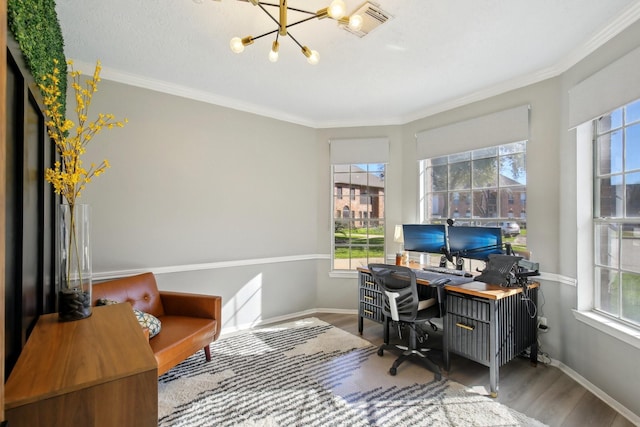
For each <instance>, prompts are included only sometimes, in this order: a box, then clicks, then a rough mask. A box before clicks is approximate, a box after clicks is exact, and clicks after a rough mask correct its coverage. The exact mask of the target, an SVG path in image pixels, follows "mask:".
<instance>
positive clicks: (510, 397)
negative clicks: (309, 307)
mask: <svg viewBox="0 0 640 427" xmlns="http://www.w3.org/2000/svg"><path fill="white" fill-rule="evenodd" d="M314 316H315V317H317V318H318V319H320V320H323V321H325V322H327V323H330V324H332V325H334V326H336V327H338V328H340V329H342V330H344V331H347V332H349V333H352V334H354V335H359V334H358V320H357V315H355V314H331V313H316V314H315V315H314ZM362 337H363V338H364V339H366V340H368V341H369V342H371V343H372V344H374V345H376V346H377V345H380V344H382V342H383V336H382V326H381V325H380V324H378V323H375V322H371V321H369V320H365V321H364V331H363V335H362ZM392 340H393V334H392ZM429 340H430V342H431V343H430V345H432V346H433V347H434V348H435V347H438V346H439V345H441V335H439V333H435V334H430V338H429ZM439 362H440V363H439V364H440V365H441V366H443V364H442V362H441V359H440V361H439ZM499 374H500V378H499V391H498V397H497V399H498V401H499V402H500V403H503V404H505V405H507V406H509V407H510V408H513V409H515V410H517V411H519V412H521V413H524V414H526V415H528V416H530V417H532V418H535V419H537V420H539V421H542V422H544V423H546V424H548V425H549V426H552V427H554V426H559V427H574V426H575V427H584V426H597V427H609V426H611V427H627V426H629V427H632V426H633V424H632V423H631V422H630V421H629V420H627V419H626V418H625V417H623V416H622V415H620V414H619V413H618V412H616V411H615V410H614V409H612V408H611V407H610V406H609V405H607V404H606V403H604V402H603V401H602V400H600V399H599V398H597V397H596V396H595V395H594V394H593V393H591V392H590V391H588V390H586V389H585V388H584V387H582V386H581V385H580V384H578V383H577V382H576V381H574V380H573V379H572V378H570V377H569V376H567V375H566V374H564V373H563V372H562V371H561V370H560V369H558V368H556V367H553V366H551V365H545V364H542V363H538V365H537V367H533V366H531V364H530V363H529V361H528V360H527V359H520V358H516V359H514V360H512V361H511V362H509V363H507V364H506V365H504V366H502V367H501V368H500V372H499ZM387 375H388V374H387ZM398 375H401V370H399V371H398ZM444 376H445V377H448V378H449V379H451V380H453V381H456V382H459V383H461V384H464V385H465V386H467V387H472V388H476V389H479V390H483V389H484V390H488V387H489V368H487V367H486V366H483V365H480V364H478V363H476V362H472V361H470V360H467V359H464V358H462V357H458V356H455V355H453V356H452V358H451V370H450V371H449V372H448V373H444ZM380 378H381V380H384V378H385V376H384V375H381V377H380Z"/></svg>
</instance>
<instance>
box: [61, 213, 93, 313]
mask: <svg viewBox="0 0 640 427" xmlns="http://www.w3.org/2000/svg"><path fill="white" fill-rule="evenodd" d="M58 214H59V216H58V236H57V243H58V270H59V271H58V318H59V320H60V321H70V320H80V319H84V318H86V317H89V316H91V246H90V228H89V225H90V223H89V214H90V209H89V205H82V204H76V205H75V206H74V207H73V209H71V206H70V205H68V204H61V205H60V207H59V209H58Z"/></svg>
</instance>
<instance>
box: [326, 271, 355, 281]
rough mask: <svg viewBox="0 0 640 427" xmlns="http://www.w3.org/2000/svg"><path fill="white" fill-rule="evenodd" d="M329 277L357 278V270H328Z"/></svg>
mask: <svg viewBox="0 0 640 427" xmlns="http://www.w3.org/2000/svg"><path fill="white" fill-rule="evenodd" d="M329 277H331V278H333V279H357V278H358V272H357V271H356V270H333V271H330V272H329Z"/></svg>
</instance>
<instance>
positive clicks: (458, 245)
mask: <svg viewBox="0 0 640 427" xmlns="http://www.w3.org/2000/svg"><path fill="white" fill-rule="evenodd" d="M447 234H448V237H449V252H450V253H451V255H453V256H458V257H462V258H470V259H479V260H482V261H487V260H488V259H489V255H490V254H502V253H504V252H503V251H502V229H501V228H500V227H467V226H453V227H448V233H447Z"/></svg>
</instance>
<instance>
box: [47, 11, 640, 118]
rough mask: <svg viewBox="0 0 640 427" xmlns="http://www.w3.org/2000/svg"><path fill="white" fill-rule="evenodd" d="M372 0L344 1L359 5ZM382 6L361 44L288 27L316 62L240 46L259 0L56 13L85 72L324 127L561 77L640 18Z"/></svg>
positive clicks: (71, 54) (267, 44)
mask: <svg viewBox="0 0 640 427" xmlns="http://www.w3.org/2000/svg"><path fill="white" fill-rule="evenodd" d="M363 1H364V0H345V2H346V3H347V9H348V11H349V12H351V11H353V10H355V9H356V8H357V7H358V6H360V5H361V4H362V3H363ZM375 1H376V2H377V3H378V4H379V5H380V7H381V8H382V9H383V10H385V11H386V12H388V13H390V14H391V15H392V16H393V19H391V20H389V21H388V22H387V23H385V24H384V25H382V26H380V27H378V28H377V29H376V30H374V31H373V32H371V33H370V34H369V35H367V36H365V37H363V38H358V37H356V36H354V35H352V34H350V33H348V32H346V31H344V30H341V29H339V28H338V27H337V25H336V22H335V21H333V20H330V19H323V20H316V19H314V20H311V21H310V22H307V23H304V24H300V25H299V26H296V27H293V28H291V29H290V31H291V34H292V35H293V36H294V37H295V38H296V39H297V40H298V41H299V42H300V43H301V44H303V45H308V46H309V47H310V48H311V49H315V50H317V51H319V52H320V63H319V64H318V65H309V64H308V63H307V61H306V58H305V57H304V55H303V54H302V53H301V52H300V49H299V48H298V46H297V45H296V44H295V43H294V42H293V40H290V39H288V38H287V37H285V38H281V39H280V60H279V61H278V62H277V63H271V62H269V60H268V59H267V54H268V52H269V50H270V48H271V42H272V41H273V39H274V37H273V36H268V37H264V38H261V39H259V40H256V42H255V43H254V44H253V45H250V46H247V48H246V49H245V51H244V52H243V53H242V54H235V53H233V52H231V50H230V48H229V40H230V39H231V38H232V37H234V36H240V37H244V36H247V35H253V36H257V35H259V34H262V33H264V32H267V31H270V30H272V29H275V24H274V23H273V21H271V20H270V19H269V18H268V16H267V15H266V14H264V13H263V12H262V11H261V10H260V9H259V8H258V7H256V6H253V5H251V3H248V2H243V1H237V0H223V1H215V0H156V1H146V2H143V1H131V0H108V1H104V0H59V1H58V2H57V3H58V4H57V11H58V17H59V20H60V25H61V27H62V33H63V37H64V41H65V54H66V55H67V58H70V59H74V60H75V61H76V68H79V69H81V70H83V72H85V73H92V72H93V67H94V65H95V61H96V60H97V59H100V60H101V62H102V65H103V72H102V77H103V78H104V79H109V80H115V81H120V82H124V83H128V84H133V85H136V86H141V87H147V88H151V89H154V90H160V91H164V92H168V93H173V94H177V95H181V96H186V97H189V98H194V99H198V100H202V101H205V102H210V103H213V104H218V105H222V106H227V107H231V108H236V109H240V110H243V111H249V112H254V113H257V114H261V115H265V116H268V117H273V118H278V119H282V120H286V121H290V122H293V123H299V124H303V125H307V126H312V127H318V128H321V127H343V126H358V125H386V124H403V123H406V122H408V121H411V120H415V119H417V118H421V117H424V116H427V115H429V114H432V113H435V112H439V111H444V110H446V109H448V108H452V107H456V106H458V105H462V104H465V103H468V102H471V101H475V100H479V99H483V98H485V97H488V96H492V95H495V94H498V93H502V92H504V91H507V90H510V89H514V88H517V87H521V86H523V85H526V84H531V83H534V82H537V81H540V80H543V79H546V78H549V77H552V76H555V75H558V74H559V73H561V72H563V71H565V70H566V69H567V68H568V67H570V66H571V65H573V64H575V63H576V62H577V61H579V60H580V59H582V58H583V57H584V56H586V55H587V54H588V53H590V52H592V51H593V50H594V49H595V48H597V47H598V46H600V45H602V44H603V43H604V42H606V41H607V40H609V39H610V38H611V37H613V36H615V35H616V34H617V33H619V32H620V31H622V30H623V29H624V28H626V27H628V26H629V25H630V24H632V23H633V22H635V21H636V20H638V19H639V18H640V0H606V1H605V0H533V1H532V0H375ZM271 2H272V3H277V0H271ZM329 2H330V0H289V3H288V4H289V6H290V7H297V8H300V9H305V10H310V11H316V10H318V9H321V8H322V7H325V6H326V5H328V3H329ZM270 10H271V9H270ZM272 10H273V13H274V15H275V16H277V10H276V9H272ZM299 17H301V15H299V14H296V15H294V14H293V13H292V12H290V15H289V21H290V22H291V21H293V20H297V19H298V18H299Z"/></svg>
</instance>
